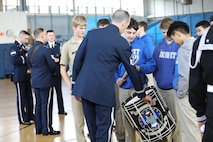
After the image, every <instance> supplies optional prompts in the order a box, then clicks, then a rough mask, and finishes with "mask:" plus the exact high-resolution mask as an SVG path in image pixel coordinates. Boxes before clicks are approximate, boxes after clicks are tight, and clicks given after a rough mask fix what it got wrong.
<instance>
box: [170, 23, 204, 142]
mask: <svg viewBox="0 0 213 142" xmlns="http://www.w3.org/2000/svg"><path fill="white" fill-rule="evenodd" d="M167 35H168V36H169V37H171V38H172V39H173V40H174V41H175V42H176V43H177V44H178V45H180V48H179V49H178V57H177V61H176V70H175V75H177V76H175V77H176V80H177V81H176V82H174V87H175V89H176V90H177V96H178V105H179V110H180V120H181V131H182V141H183V142H187V141H193V142H200V141H201V134H200V133H199V131H198V127H197V118H196V115H195V110H194V109H193V108H192V106H191V105H190V104H189V96H188V94H189V92H188V90H189V69H190V67H189V60H190V55H191V52H192V47H193V43H194V41H195V38H194V37H192V36H191V35H190V32H189V26H188V25H187V24H186V23H184V22H181V21H175V22H173V23H172V24H171V25H170V27H169V29H168V32H167Z"/></svg>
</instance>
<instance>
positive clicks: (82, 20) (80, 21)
mask: <svg viewBox="0 0 213 142" xmlns="http://www.w3.org/2000/svg"><path fill="white" fill-rule="evenodd" d="M72 26H74V27H77V26H87V20H86V17H84V16H83V15H76V16H75V17H74V18H73V19H72Z"/></svg>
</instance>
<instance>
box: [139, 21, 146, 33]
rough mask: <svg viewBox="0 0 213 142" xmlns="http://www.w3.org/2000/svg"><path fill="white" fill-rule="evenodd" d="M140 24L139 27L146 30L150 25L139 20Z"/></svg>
mask: <svg viewBox="0 0 213 142" xmlns="http://www.w3.org/2000/svg"><path fill="white" fill-rule="evenodd" d="M138 26H139V27H143V28H144V31H146V30H147V27H148V24H147V23H146V22H145V21H140V22H138Z"/></svg>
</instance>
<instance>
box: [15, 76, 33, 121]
mask: <svg viewBox="0 0 213 142" xmlns="http://www.w3.org/2000/svg"><path fill="white" fill-rule="evenodd" d="M15 86H16V91H17V111H18V120H19V123H24V122H29V121H30V120H34V115H33V97H32V90H31V89H32V88H31V82H30V80H27V81H22V82H16V83H15Z"/></svg>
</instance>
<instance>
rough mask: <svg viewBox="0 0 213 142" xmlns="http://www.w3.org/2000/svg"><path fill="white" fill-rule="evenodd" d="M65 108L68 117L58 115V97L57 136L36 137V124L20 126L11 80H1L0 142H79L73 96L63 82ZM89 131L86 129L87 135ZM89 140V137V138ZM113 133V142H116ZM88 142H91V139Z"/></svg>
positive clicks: (55, 120) (55, 117)
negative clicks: (73, 112) (72, 105)
mask: <svg viewBox="0 0 213 142" xmlns="http://www.w3.org/2000/svg"><path fill="white" fill-rule="evenodd" d="M62 86H63V87H62V91H63V97H64V107H65V110H66V112H67V113H68V115H65V116H64V115H58V109H57V102H56V97H55V95H54V105H53V128H54V129H55V130H60V131H61V134H60V135H56V136H42V135H35V131H34V124H33V125H30V126H27V125H19V122H18V118H17V110H16V90H15V85H14V84H13V83H12V82H11V81H10V79H0V142H77V141H76V137H75V128H74V120H73V115H72V108H71V95H70V93H69V91H68V88H67V87H66V85H65V84H64V82H62ZM87 133H88V131H87V128H86V127H85V135H87ZM87 138H88V137H87ZM115 139H116V138H115V136H114V133H113V138H112V142H116V140H115ZM87 142H90V140H89V138H88V140H87Z"/></svg>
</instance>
